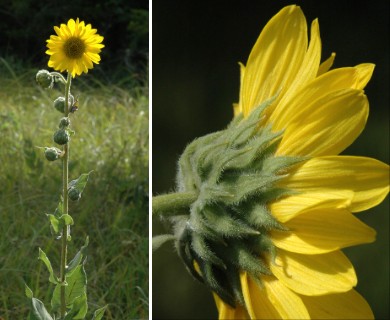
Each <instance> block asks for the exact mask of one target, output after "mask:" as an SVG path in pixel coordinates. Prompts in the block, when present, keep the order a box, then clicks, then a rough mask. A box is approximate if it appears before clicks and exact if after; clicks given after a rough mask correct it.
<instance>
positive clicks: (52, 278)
mask: <svg viewBox="0 0 390 320" xmlns="http://www.w3.org/2000/svg"><path fill="white" fill-rule="evenodd" d="M38 259H39V260H42V261H43V263H44V264H45V265H46V267H47V270H48V271H49V273H50V276H49V281H50V282H51V283H54V284H57V283H58V282H59V281H58V279H57V278H56V277H55V276H54V272H53V268H52V266H51V262H50V260H49V258H48V257H47V256H46V253H44V252H43V251H42V250H41V248H39V257H38Z"/></svg>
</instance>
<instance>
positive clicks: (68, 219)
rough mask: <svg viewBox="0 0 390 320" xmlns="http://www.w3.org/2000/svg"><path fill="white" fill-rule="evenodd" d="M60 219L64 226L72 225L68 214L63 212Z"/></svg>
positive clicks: (71, 219)
mask: <svg viewBox="0 0 390 320" xmlns="http://www.w3.org/2000/svg"><path fill="white" fill-rule="evenodd" d="M60 220H62V221H63V222H64V224H65V225H66V226H69V225H73V218H72V217H71V216H70V215H69V214H63V215H62V216H61V217H60Z"/></svg>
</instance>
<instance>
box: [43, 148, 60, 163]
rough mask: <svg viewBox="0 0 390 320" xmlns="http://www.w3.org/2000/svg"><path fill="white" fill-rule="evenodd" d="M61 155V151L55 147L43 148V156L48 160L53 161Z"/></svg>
mask: <svg viewBox="0 0 390 320" xmlns="http://www.w3.org/2000/svg"><path fill="white" fill-rule="evenodd" d="M61 156H62V151H61V150H60V149H58V148H56V147H51V148H45V157H46V159H47V160H49V161H55V160H57V159H59V158H61Z"/></svg>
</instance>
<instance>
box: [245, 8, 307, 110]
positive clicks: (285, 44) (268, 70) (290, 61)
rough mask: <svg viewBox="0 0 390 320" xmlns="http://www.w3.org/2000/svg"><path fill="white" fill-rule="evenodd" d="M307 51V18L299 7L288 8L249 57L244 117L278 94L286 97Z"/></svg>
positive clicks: (267, 30)
mask: <svg viewBox="0 0 390 320" xmlns="http://www.w3.org/2000/svg"><path fill="white" fill-rule="evenodd" d="M306 50H307V25H306V19H305V17H304V15H303V13H302V10H301V9H300V8H299V7H297V6H295V5H291V6H287V7H285V8H283V9H282V10H281V11H279V13H277V14H276V15H275V16H274V17H273V18H272V19H271V20H270V21H269V22H268V23H267V25H266V26H265V27H264V29H263V31H262V32H261V34H260V36H259V38H258V39H257V41H256V44H255V45H254V47H253V49H252V51H251V53H250V55H249V58H248V62H247V65H246V69H245V74H244V77H243V80H242V88H241V90H240V105H241V107H242V109H243V112H244V115H248V114H249V113H250V111H251V110H252V109H253V108H255V107H257V106H259V105H260V104H261V103H262V102H264V101H266V100H267V99H269V98H271V97H273V96H274V95H275V94H276V93H278V92H279V93H280V96H282V95H283V93H284V92H285V91H286V90H287V89H288V88H289V86H290V84H291V83H292V82H293V81H294V79H295V77H296V75H297V73H298V71H299V69H300V67H301V64H302V61H303V59H304V56H305V53H306Z"/></svg>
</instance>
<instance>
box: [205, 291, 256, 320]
mask: <svg viewBox="0 0 390 320" xmlns="http://www.w3.org/2000/svg"><path fill="white" fill-rule="evenodd" d="M213 296H214V300H215V304H216V305H217V309H218V319H220V320H225V319H232V320H233V319H240V320H245V319H250V318H249V315H248V313H247V312H246V310H245V308H244V307H243V306H237V307H236V308H232V307H231V306H229V305H228V304H226V303H225V302H223V301H222V300H221V299H220V298H219V297H218V295H217V294H216V293H213Z"/></svg>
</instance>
